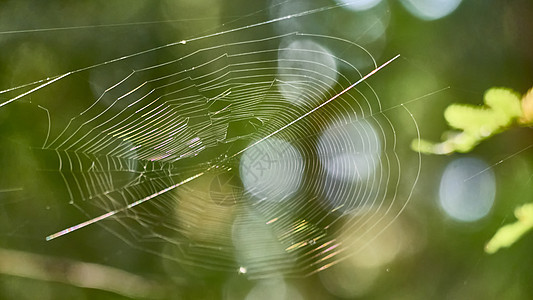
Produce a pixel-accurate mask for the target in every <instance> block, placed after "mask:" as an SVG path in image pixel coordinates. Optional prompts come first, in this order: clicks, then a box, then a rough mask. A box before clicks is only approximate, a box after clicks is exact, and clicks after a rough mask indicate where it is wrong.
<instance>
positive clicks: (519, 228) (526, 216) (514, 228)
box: [485, 203, 533, 254]
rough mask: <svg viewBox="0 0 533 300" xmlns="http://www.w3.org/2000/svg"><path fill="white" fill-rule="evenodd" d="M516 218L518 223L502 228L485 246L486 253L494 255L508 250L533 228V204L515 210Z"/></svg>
mask: <svg viewBox="0 0 533 300" xmlns="http://www.w3.org/2000/svg"><path fill="white" fill-rule="evenodd" d="M515 216H516V218H517V219H518V221H516V222H514V223H512V224H507V225H505V226H503V227H501V228H500V229H499V230H498V231H497V232H496V234H495V235H494V237H492V239H491V240H490V241H489V242H488V243H487V245H486V246H485V252H487V253H489V254H492V253H495V252H496V251H498V250H499V249H501V248H507V247H509V246H511V245H512V244H514V243H515V242H516V241H517V240H518V239H520V237H522V236H523V235H524V234H525V233H526V232H528V231H529V230H531V229H532V228H533V203H528V204H524V205H522V206H520V207H518V208H517V209H515Z"/></svg>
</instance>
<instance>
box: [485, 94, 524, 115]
mask: <svg viewBox="0 0 533 300" xmlns="http://www.w3.org/2000/svg"><path fill="white" fill-rule="evenodd" d="M484 99H485V104H486V105H487V106H489V107H491V108H492V109H494V111H497V112H501V113H503V115H504V116H505V118H506V119H507V120H510V121H512V120H513V119H515V118H518V117H520V116H521V115H522V108H521V104H520V95H519V94H517V93H516V92H514V91H513V90H511V89H507V88H491V89H489V90H487V91H486V92H485V96H484Z"/></svg>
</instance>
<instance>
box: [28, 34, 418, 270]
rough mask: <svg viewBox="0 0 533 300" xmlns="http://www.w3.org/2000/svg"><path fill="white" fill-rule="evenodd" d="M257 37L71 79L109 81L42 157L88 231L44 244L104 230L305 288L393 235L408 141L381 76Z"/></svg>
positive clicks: (309, 41)
mask: <svg viewBox="0 0 533 300" xmlns="http://www.w3.org/2000/svg"><path fill="white" fill-rule="evenodd" d="M254 33H257V34H256V35H255V36H254V39H243V37H242V35H231V33H226V35H225V36H224V39H222V38H221V37H219V36H216V35H215V36H212V37H209V38H205V39H202V40H201V42H197V43H192V42H190V43H189V42H188V43H176V44H172V45H169V46H167V47H161V48H158V49H155V50H154V51H148V52H146V53H143V54H139V55H132V56H131V57H129V58H128V59H125V60H120V61H118V62H115V63H114V64H113V63H111V62H110V63H109V64H102V65H100V66H98V67H95V68H87V69H84V70H81V71H80V72H78V71H76V72H75V73H84V72H85V73H87V76H89V77H90V76H91V75H94V76H103V75H102V74H108V75H109V74H114V75H113V76H115V77H113V80H110V81H109V82H106V85H105V86H103V87H100V88H99V89H95V90H94V91H95V92H94V95H92V96H85V98H84V97H83V95H80V98H79V99H78V100H79V101H78V102H79V107H77V108H76V109H75V110H74V111H73V112H72V113H71V114H70V115H68V116H67V117H63V118H59V119H53V118H52V123H51V124H53V125H54V126H52V128H51V130H50V132H49V135H50V136H49V137H47V142H45V145H44V146H43V147H42V149H39V150H38V152H39V155H40V158H41V160H40V162H41V169H42V170H44V171H46V172H48V173H50V174H53V176H55V177H56V178H57V179H58V180H59V181H60V182H62V184H61V187H58V189H59V190H60V191H61V192H62V194H61V195H64V198H65V202H70V203H72V204H73V206H75V207H76V208H79V209H80V210H81V211H82V212H83V213H84V214H86V215H87V216H89V221H87V220H81V221H80V222H79V224H78V225H75V226H73V227H70V228H68V229H65V230H63V231H59V232H58V233H56V234H53V235H50V236H49V237H48V239H54V238H57V237H59V236H62V235H65V234H67V233H69V232H71V231H73V230H77V229H79V228H81V227H84V226H87V225H89V224H93V223H98V224H100V225H103V226H104V227H105V228H106V229H108V230H110V231H111V232H112V233H114V234H116V235H117V236H118V237H120V238H121V239H123V240H125V241H127V242H128V244H129V245H133V246H135V247H138V248H139V249H142V250H145V251H147V252H151V253H154V254H157V255H159V256H161V257H162V258H164V259H165V260H168V261H173V262H175V263H178V264H180V265H189V266H194V267H199V268H205V269H210V270H220V271H229V272H241V273H243V272H245V273H246V274H247V276H251V277H267V276H273V275H275V274H280V273H281V274H285V275H288V276H302V275H306V274H310V273H313V272H316V271H319V270H322V269H324V268H327V267H328V266H330V265H332V264H335V263H336V262H338V261H340V260H342V259H344V258H345V257H348V256H349V255H353V254H354V253H356V252H357V251H359V249H361V248H362V247H364V246H365V245H366V242H365V241H368V238H369V236H370V235H372V234H374V233H375V230H370V229H369V228H377V229H382V228H386V227H387V226H389V225H390V223H391V221H392V220H393V219H394V218H395V217H396V216H397V215H398V214H399V213H400V212H401V210H402V209H403V207H404V206H405V204H406V202H407V201H408V199H409V195H410V194H409V192H410V191H411V188H412V186H413V185H414V183H415V181H416V176H405V175H403V173H404V170H403V169H402V168H405V167H404V165H403V164H402V161H401V159H400V158H399V156H398V154H397V152H396V146H397V144H399V143H403V141H401V140H399V139H400V138H401V135H398V134H397V132H396V131H397V128H398V126H399V125H398V124H396V123H395V118H392V117H390V115H389V114H388V112H386V111H384V110H383V109H382V105H381V103H380V99H379V97H378V95H377V93H376V92H375V91H374V89H373V88H372V87H371V86H370V85H369V84H368V82H367V78H368V76H371V75H373V74H374V73H375V72H377V70H379V68H382V67H383V66H384V65H382V66H381V67H379V68H378V66H377V65H376V64H375V60H374V58H373V57H372V56H370V55H369V54H368V52H367V51H366V50H365V49H363V48H362V47H360V46H359V45H357V44H355V43H352V42H350V41H346V40H342V39H339V38H335V37H331V36H323V35H313V34H302V33H290V34H284V35H267V34H265V33H260V32H258V31H254ZM228 41H231V42H228ZM154 55H155V56H156V57H157V61H158V63H154V62H153V61H154ZM354 56H356V57H358V60H367V63H365V64H362V65H367V66H373V67H371V68H368V69H365V70H359V69H357V68H356V67H355V66H354V65H353V64H352V63H351V61H353V60H352V59H351V58H353V57H354ZM389 62H390V61H389ZM385 65H386V64H385ZM117 68H118V69H117ZM120 68H123V70H120ZM132 70H133V71H132ZM373 70H374V71H373ZM382 72H386V69H385V70H384V71H382ZM367 74H368V75H367ZM365 75H367V76H365ZM109 76H111V75H109ZM54 80H55V81H54V82H50V85H61V84H65V85H66V84H69V80H77V79H75V78H74V79H73V78H72V77H66V78H59V77H57V78H56V79H54ZM38 93H39V91H36V92H35V96H38ZM40 105H42V106H43V107H46V105H45V103H44V102H43V103H41V104H40ZM394 113H395V114H398V113H400V114H407V113H408V112H407V111H405V110H402V109H401V108H399V109H396V110H394ZM50 115H51V116H54V115H55V114H54V113H51V114H50ZM408 126H413V124H410V125H409V124H408V125H406V124H402V125H401V128H402V129H406V128H408ZM412 137H413V135H410V136H409V139H411V138H412ZM406 145H407V143H406ZM57 225H58V227H62V226H65V225H66V226H65V227H68V225H69V224H57ZM65 227H63V228H65ZM58 229H61V228H58ZM88 230H97V229H96V227H88V228H86V229H84V231H88ZM346 232H349V233H350V237H349V238H346ZM64 238H68V236H67V237H64ZM243 270H245V271H243Z"/></svg>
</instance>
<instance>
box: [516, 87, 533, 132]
mask: <svg viewBox="0 0 533 300" xmlns="http://www.w3.org/2000/svg"><path fill="white" fill-rule="evenodd" d="M521 104H522V117H521V118H520V120H519V122H520V124H522V125H527V126H531V125H533V89H530V90H529V91H528V92H527V93H526V94H525V95H524V97H523V98H522V102H521Z"/></svg>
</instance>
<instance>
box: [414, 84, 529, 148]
mask: <svg viewBox="0 0 533 300" xmlns="http://www.w3.org/2000/svg"><path fill="white" fill-rule="evenodd" d="M530 93H531V92H530ZM530 93H528V95H530ZM528 95H526V97H524V100H522V103H521V102H520V96H519V95H518V94H517V93H516V92H514V91H513V90H511V89H507V88H491V89H489V90H487V91H486V92H485V95H484V103H485V106H474V105H468V104H451V105H450V106H448V108H446V110H445V111H444V118H445V119H446V121H447V122H448V125H450V127H452V128H455V129H459V130H462V132H460V133H459V134H453V135H450V136H447V137H445V138H443V141H442V142H441V143H431V142H428V141H423V143H421V144H420V146H419V144H418V142H417V141H414V142H413V143H412V144H411V148H412V149H413V150H415V151H418V152H421V153H426V154H449V153H452V152H463V153H464V152H469V151H471V150H472V149H473V148H474V147H475V146H477V145H478V144H479V143H481V142H482V141H483V140H485V139H487V138H489V137H491V136H493V135H495V134H497V133H500V132H502V131H504V130H506V129H507V128H508V127H509V126H511V125H512V124H513V123H515V122H516V120H517V119H518V118H521V119H520V121H519V122H520V123H521V124H531V123H533V95H530V96H528ZM523 108H524V111H525V110H526V109H527V111H528V113H529V114H528V117H527V118H526V115H525V112H524V114H523V113H522V109H523ZM522 118H523V119H522ZM528 122H529V123H528Z"/></svg>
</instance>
